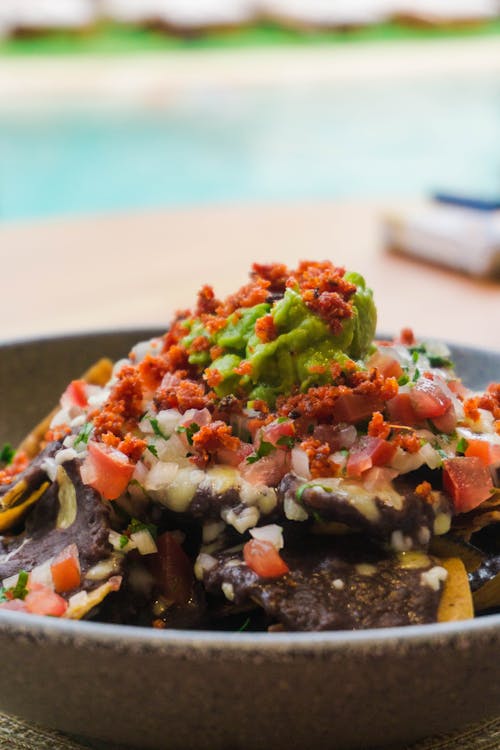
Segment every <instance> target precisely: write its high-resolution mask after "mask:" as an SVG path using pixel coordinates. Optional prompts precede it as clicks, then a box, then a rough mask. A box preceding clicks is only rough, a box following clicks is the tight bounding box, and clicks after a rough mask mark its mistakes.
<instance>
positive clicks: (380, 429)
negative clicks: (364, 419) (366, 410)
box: [368, 411, 391, 440]
mask: <svg viewBox="0 0 500 750" xmlns="http://www.w3.org/2000/svg"><path fill="white" fill-rule="evenodd" d="M390 434H391V425H390V424H389V423H388V422H386V421H385V420H384V417H383V415H382V413H381V412H379V411H376V412H374V414H373V417H372V418H371V420H370V422H369V424H368V435H370V437H379V438H382V439H383V440H387V438H388V437H389V435H390Z"/></svg>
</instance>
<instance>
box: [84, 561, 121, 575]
mask: <svg viewBox="0 0 500 750" xmlns="http://www.w3.org/2000/svg"><path fill="white" fill-rule="evenodd" d="M119 571H120V562H119V559H118V557H117V556H116V555H115V556H114V557H108V559H107V560H101V561H100V562H98V563H96V565H93V566H92V567H91V568H90V569H89V570H88V571H87V573H86V574H85V580H88V581H103V580H104V579H105V578H106V579H107V578H109V577H110V576H112V575H113V574H114V573H119Z"/></svg>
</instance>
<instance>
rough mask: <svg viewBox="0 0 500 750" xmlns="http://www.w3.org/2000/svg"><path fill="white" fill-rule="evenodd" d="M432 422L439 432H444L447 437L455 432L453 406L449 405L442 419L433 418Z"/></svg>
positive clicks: (455, 417) (455, 420) (455, 421)
mask: <svg viewBox="0 0 500 750" xmlns="http://www.w3.org/2000/svg"><path fill="white" fill-rule="evenodd" d="M432 422H433V424H434V426H435V427H437V429H438V430H439V431H440V432H445V433H446V434H447V435H451V433H452V432H455V428H456V426H457V413H456V411H455V407H454V406H453V404H450V406H449V407H448V409H447V410H446V411H445V413H444V414H443V416H442V417H434V419H433V420H432Z"/></svg>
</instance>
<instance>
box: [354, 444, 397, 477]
mask: <svg viewBox="0 0 500 750" xmlns="http://www.w3.org/2000/svg"><path fill="white" fill-rule="evenodd" d="M396 450H397V446H395V445H394V444H393V443H389V442H388V441H387V440H383V439H382V438H379V437H370V436H369V435H367V436H363V437H362V438H361V439H360V440H359V441H358V443H355V444H354V445H353V447H352V448H351V450H350V452H349V458H348V459H347V466H346V471H347V474H348V476H350V477H360V476H361V475H362V474H363V473H364V472H365V471H368V469H371V468H372V466H385V465H386V464H388V463H389V461H390V460H391V459H392V458H393V457H394V454H395V453H396Z"/></svg>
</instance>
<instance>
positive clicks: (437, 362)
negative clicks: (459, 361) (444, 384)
mask: <svg viewBox="0 0 500 750" xmlns="http://www.w3.org/2000/svg"><path fill="white" fill-rule="evenodd" d="M427 356H428V357H429V364H430V366H431V367H454V366H455V364H454V362H452V360H451V359H450V358H449V357H439V356H437V355H432V354H428V355H427Z"/></svg>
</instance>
